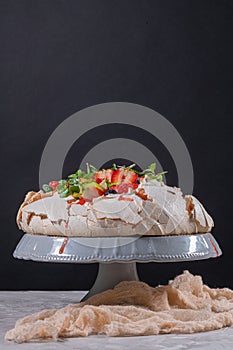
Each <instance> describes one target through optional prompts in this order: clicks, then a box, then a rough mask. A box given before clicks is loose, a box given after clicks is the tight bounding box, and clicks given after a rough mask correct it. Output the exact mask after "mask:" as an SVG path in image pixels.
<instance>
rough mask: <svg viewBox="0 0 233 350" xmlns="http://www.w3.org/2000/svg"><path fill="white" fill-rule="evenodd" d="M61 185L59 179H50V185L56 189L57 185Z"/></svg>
mask: <svg viewBox="0 0 233 350" xmlns="http://www.w3.org/2000/svg"><path fill="white" fill-rule="evenodd" d="M58 185H59V181H50V183H49V186H50V187H51V188H52V189H53V190H54V191H56V189H57V186H58Z"/></svg>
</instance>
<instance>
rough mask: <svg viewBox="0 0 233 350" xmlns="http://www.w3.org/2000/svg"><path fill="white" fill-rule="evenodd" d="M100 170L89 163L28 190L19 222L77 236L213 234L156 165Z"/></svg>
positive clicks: (193, 202) (30, 229)
mask: <svg viewBox="0 0 233 350" xmlns="http://www.w3.org/2000/svg"><path fill="white" fill-rule="evenodd" d="M134 167H135V165H134V164H132V165H131V166H128V167H126V166H116V165H115V164H114V165H113V166H112V168H109V169H101V170H98V169H96V168H95V167H93V166H91V165H88V164H87V170H86V171H85V172H84V171H82V170H78V171H77V172H76V173H74V174H71V175H69V176H68V178H67V179H66V180H60V181H51V182H50V183H49V184H48V185H43V188H42V190H40V191H39V192H33V191H31V192H28V193H27V195H26V197H25V199H24V202H23V203H22V205H21V206H20V209H19V211H18V215H17V223H18V226H19V228H20V229H22V230H23V231H24V232H27V233H31V234H42V235H52V236H66V237H69V236H76V237H79V236H80V237H104V236H107V237H109V236H135V235H147V236H148V235H151V236H154V235H156V236H158V235H181V234H194V233H203V232H210V231H211V229H212V227H213V220H212V218H211V217H210V215H209V214H208V213H207V212H206V210H205V209H204V207H203V206H202V204H201V203H200V202H199V201H198V200H197V199H196V198H195V197H194V196H192V195H183V194H182V192H181V190H180V189H179V188H177V187H170V186H167V185H166V184H164V183H163V181H162V180H163V174H164V172H163V173H159V174H156V173H155V168H156V165H155V163H153V164H151V165H150V166H149V167H148V169H146V170H144V171H141V172H139V171H136V170H135V169H134Z"/></svg>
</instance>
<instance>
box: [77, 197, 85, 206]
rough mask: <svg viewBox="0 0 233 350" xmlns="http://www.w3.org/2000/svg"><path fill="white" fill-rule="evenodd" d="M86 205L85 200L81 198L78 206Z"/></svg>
mask: <svg viewBox="0 0 233 350" xmlns="http://www.w3.org/2000/svg"><path fill="white" fill-rule="evenodd" d="M84 203H86V201H85V199H84V198H80V199H79V201H78V204H80V205H83V204H84Z"/></svg>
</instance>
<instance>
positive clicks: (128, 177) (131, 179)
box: [124, 171, 138, 183]
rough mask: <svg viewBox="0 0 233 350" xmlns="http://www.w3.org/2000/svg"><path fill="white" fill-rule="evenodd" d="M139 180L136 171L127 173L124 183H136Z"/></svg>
mask: <svg viewBox="0 0 233 350" xmlns="http://www.w3.org/2000/svg"><path fill="white" fill-rule="evenodd" d="M137 180H138V175H137V174H136V173H135V172H134V171H127V173H126V176H125V178H124V182H131V183H135V182H136V181H137Z"/></svg>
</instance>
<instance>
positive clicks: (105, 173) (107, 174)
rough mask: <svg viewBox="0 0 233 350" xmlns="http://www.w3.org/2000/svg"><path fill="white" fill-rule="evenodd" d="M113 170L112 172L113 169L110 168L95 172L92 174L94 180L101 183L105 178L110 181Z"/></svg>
mask: <svg viewBox="0 0 233 350" xmlns="http://www.w3.org/2000/svg"><path fill="white" fill-rule="evenodd" d="M113 172H114V170H112V169H106V170H105V169H103V170H100V171H98V172H97V173H95V175H94V178H95V181H96V182H97V183H98V184H99V183H101V182H102V181H103V180H105V179H106V180H108V182H112V174H113Z"/></svg>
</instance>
